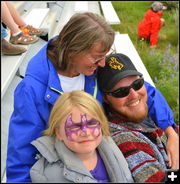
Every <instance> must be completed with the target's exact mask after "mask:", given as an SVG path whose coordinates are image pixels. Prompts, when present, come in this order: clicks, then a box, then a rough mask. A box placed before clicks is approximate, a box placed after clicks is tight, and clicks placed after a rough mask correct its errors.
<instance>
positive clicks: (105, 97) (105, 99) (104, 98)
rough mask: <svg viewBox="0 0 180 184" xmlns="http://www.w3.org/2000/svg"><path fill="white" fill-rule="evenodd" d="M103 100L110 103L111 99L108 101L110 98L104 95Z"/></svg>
mask: <svg viewBox="0 0 180 184" xmlns="http://www.w3.org/2000/svg"><path fill="white" fill-rule="evenodd" d="M103 102H105V103H107V104H109V101H108V99H107V96H106V95H103Z"/></svg>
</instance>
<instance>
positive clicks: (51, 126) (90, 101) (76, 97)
mask: <svg viewBox="0 0 180 184" xmlns="http://www.w3.org/2000/svg"><path fill="white" fill-rule="evenodd" d="M74 107H77V108H78V109H79V110H81V111H82V112H84V113H87V114H88V115H90V116H92V117H93V118H95V119H96V120H98V121H99V122H100V126H101V130H102V135H104V136H110V132H109V126H108V121H107V118H106V116H105V114H104V111H103V109H102V107H101V105H100V104H99V102H98V101H97V100H96V99H95V98H94V97H93V96H91V95H90V94H88V93H86V92H84V91H72V92H66V93H64V94H63V95H61V96H60V97H59V98H58V99H57V101H56V103H55V104H54V106H53V108H52V111H51V113H50V117H49V122H48V128H47V129H46V130H45V131H44V135H47V136H54V135H55V128H56V127H57V128H58V127H59V125H60V123H62V122H63V120H64V118H66V117H67V116H68V114H69V113H70V112H71V110H72V109H73V108H74Z"/></svg>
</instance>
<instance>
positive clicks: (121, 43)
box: [114, 33, 155, 87]
mask: <svg viewBox="0 0 180 184" xmlns="http://www.w3.org/2000/svg"><path fill="white" fill-rule="evenodd" d="M114 47H115V50H116V52H117V53H122V54H125V55H127V56H128V57H129V58H130V59H131V61H132V62H133V64H134V65H135V67H136V69H137V70H138V71H139V72H141V73H142V74H143V76H144V79H145V81H147V82H149V83H150V84H151V85H152V86H154V87H155V85H154V82H153V80H152V79H151V77H150V75H149V73H148V71H147V70H146V67H145V66H144V63H143V62H142V60H141V58H140V56H139V54H138V52H137V51H136V49H135V47H134V45H133V43H132V41H131V39H130V38H129V36H128V34H118V33H116V35H115V40H114Z"/></svg>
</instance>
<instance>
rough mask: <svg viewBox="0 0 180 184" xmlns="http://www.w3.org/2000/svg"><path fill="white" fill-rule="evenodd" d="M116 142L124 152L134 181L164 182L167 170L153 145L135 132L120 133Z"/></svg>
mask: <svg viewBox="0 0 180 184" xmlns="http://www.w3.org/2000/svg"><path fill="white" fill-rule="evenodd" d="M115 140H116V144H117V145H118V147H119V148H120V150H121V151H122V153H123V154H124V156H125V158H126V160H127V162H128V165H129V169H130V171H131V173H132V176H133V179H134V182H137V183H144V182H163V181H164V179H165V171H164V169H163V168H162V167H161V164H160V163H159V161H158V159H157V158H156V157H155V153H154V150H153V149H152V148H151V146H150V145H149V144H148V143H147V142H145V141H143V140H142V139H140V138H138V137H136V136H135V135H134V134H133V133H131V132H129V133H127V132H126V133H119V134H118V138H115Z"/></svg>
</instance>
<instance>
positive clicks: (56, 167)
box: [30, 91, 132, 183]
mask: <svg viewBox="0 0 180 184" xmlns="http://www.w3.org/2000/svg"><path fill="white" fill-rule="evenodd" d="M109 136H110V132H109V127H108V123H107V119H106V117H105V115H104V113H103V110H102V108H101V106H100V104H99V103H98V102H97V101H96V99H94V98H93V97H92V96H91V95H89V94H88V93H86V92H84V91H73V92H67V93H64V94H63V95H62V96H61V97H60V98H59V99H58V100H57V101H56V103H55V105H54V107H53V109H52V111H51V114H50V118H49V124H48V128H47V129H46V130H45V131H44V136H42V137H40V138H38V139H37V140H35V141H33V142H32V144H33V145H34V146H35V147H36V148H37V149H38V151H39V152H40V155H41V156H40V159H39V160H38V161H37V162H36V163H35V164H34V166H33V167H32V168H31V170H30V174H31V179H32V182H41V183H43V182H62V183H67V182H74V183H76V182H80V183H94V182H123V183H126V182H130V181H132V179H131V174H130V172H129V169H128V167H127V163H126V162H125V160H124V157H123V156H122V155H121V152H120V151H117V150H116V149H117V147H116V145H115V144H113V142H112V140H111V138H110V137H109Z"/></svg>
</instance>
